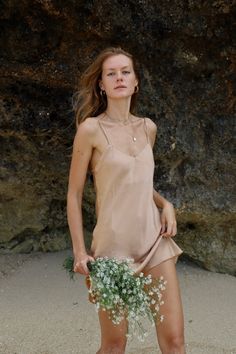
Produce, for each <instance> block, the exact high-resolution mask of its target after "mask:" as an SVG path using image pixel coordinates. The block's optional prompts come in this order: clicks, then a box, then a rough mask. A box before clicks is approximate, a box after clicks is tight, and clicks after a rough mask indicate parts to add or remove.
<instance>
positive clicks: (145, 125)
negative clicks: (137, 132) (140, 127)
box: [144, 118, 149, 143]
mask: <svg viewBox="0 0 236 354" xmlns="http://www.w3.org/2000/svg"><path fill="white" fill-rule="evenodd" d="M144 127H145V132H146V136H147V142H148V143H149V136H148V131H147V123H146V118H144Z"/></svg>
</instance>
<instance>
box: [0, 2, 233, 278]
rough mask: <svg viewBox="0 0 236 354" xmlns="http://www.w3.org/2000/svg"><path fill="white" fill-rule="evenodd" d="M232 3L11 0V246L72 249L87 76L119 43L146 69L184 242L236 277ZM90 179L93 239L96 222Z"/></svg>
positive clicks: (162, 168)
mask: <svg viewBox="0 0 236 354" xmlns="http://www.w3.org/2000/svg"><path fill="white" fill-rule="evenodd" d="M232 4H233V2H232V1H226V0H225V1H220V0H216V1H201V2H197V1H187V2H186V1H183V0H182V1H178V0H173V1H171V2H170V1H162V0H161V1H154V0H153V1H151V0H142V1H136V0H129V1H124V2H123V1H119V2H118V1H106V0H105V1H90V0H88V1H67V2H66V4H64V3H63V2H58V1H54V0H51V1H50V0H48V1H47V0H45V1H44V0H35V1H33V2H32V1H29V0H23V1H21V2H16V1H13V0H12V1H11V0H9V1H5V2H4V4H3V5H2V7H1V14H0V16H1V37H0V38H1V39H0V41H1V66H0V70H1V86H0V109H1V132H0V138H1V151H2V158H1V170H0V172H1V180H0V186H1V195H0V197H1V203H2V212H1V229H0V251H1V253H8V252H26V253H27V252H31V251H55V250H61V249H64V248H67V247H70V246H71V241H70V236H69V230H68V225H67V220H66V192H67V182H68V171H69V165H70V157H71V151H72V149H71V148H72V143H73V136H74V133H75V125H74V116H73V112H72V108H71V96H72V93H73V92H74V90H75V89H76V82H77V77H78V76H79V75H80V73H81V71H83V70H84V69H85V67H86V66H87V64H88V63H90V61H91V60H92V59H93V58H94V56H95V55H96V54H97V53H98V52H99V51H100V50H101V49H103V48H105V47H107V46H110V45H112V46H116V45H120V46H122V47H123V48H124V49H126V50H128V51H130V52H132V53H133V54H134V55H135V56H136V57H137V59H138V60H139V61H140V63H141V65H142V71H141V82H142V83H141V89H140V94H139V105H138V109H137V112H138V114H139V115H140V116H149V117H150V118H151V119H153V121H155V122H156V124H157V125H158V136H157V141H156V144H155V147H154V154H155V161H156V171H155V179H154V184H155V188H156V189H157V190H158V191H159V192H160V193H161V194H162V195H163V196H164V197H166V198H167V199H169V200H170V201H172V202H173V204H174V206H175V207H176V211H177V222H178V235H177V236H176V237H175V240H176V242H177V243H178V244H179V245H180V247H182V248H183V250H184V255H183V256H182V257H188V258H190V259H191V260H193V261H195V262H197V263H198V264H200V265H201V266H203V267H204V268H206V269H209V270H213V271H217V272H226V273H229V274H235V273H236V259H235V255H236V247H235V204H234V203H233V187H234V182H235V164H234V162H233V144H232V141H233V118H234V114H233V113H234V112H235V105H236V97H235V91H236V86H235V68H236V56H235V33H236V31H235V28H233V24H234V11H235V9H234V8H233V5H232ZM94 200H95V196H94V189H93V186H92V181H91V180H90V179H89V178H88V183H87V184H86V187H85V193H84V203H83V218H84V230H85V236H86V242H87V244H89V242H90V240H91V231H92V229H93V227H94V224H95V213H94Z"/></svg>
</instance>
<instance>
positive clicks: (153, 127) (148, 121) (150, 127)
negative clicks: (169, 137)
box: [144, 117, 157, 134]
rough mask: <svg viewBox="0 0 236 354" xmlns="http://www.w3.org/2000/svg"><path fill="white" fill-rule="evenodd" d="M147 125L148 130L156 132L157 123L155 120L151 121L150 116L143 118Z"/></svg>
mask: <svg viewBox="0 0 236 354" xmlns="http://www.w3.org/2000/svg"><path fill="white" fill-rule="evenodd" d="M144 119H145V121H146V124H147V127H148V130H149V131H150V132H151V133H153V134H155V133H156V132H157V125H156V123H155V122H153V120H152V119H151V118H148V117H145V118H144Z"/></svg>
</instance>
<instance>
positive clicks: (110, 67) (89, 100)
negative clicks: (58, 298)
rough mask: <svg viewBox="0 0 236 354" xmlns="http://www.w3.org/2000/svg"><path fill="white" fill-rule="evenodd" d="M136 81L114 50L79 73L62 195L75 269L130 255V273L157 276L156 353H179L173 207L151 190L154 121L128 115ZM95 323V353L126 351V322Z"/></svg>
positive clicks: (127, 61) (125, 58) (132, 66)
mask: <svg viewBox="0 0 236 354" xmlns="http://www.w3.org/2000/svg"><path fill="white" fill-rule="evenodd" d="M139 85H140V78H139V74H138V68H137V63H136V62H135V59H134V58H133V56H132V55H131V54H129V53H127V52H126V51H124V50H122V49H121V48H107V49H105V50H104V51H102V52H101V53H100V54H99V55H98V57H97V58H96V60H95V61H94V62H93V63H92V64H91V65H90V66H89V67H88V69H87V70H86V71H85V73H84V74H83V75H82V78H81V81H80V92H79V96H78V97H77V100H76V103H75V106H74V107H75V110H76V122H77V132H76V135H75V138H74V143H73V153H72V160H71V167H70V174H69V185H68V195H67V215H68V224H69V228H70V233H71V238H72V244H73V254H74V259H75V261H74V271H75V272H79V273H81V274H83V275H88V274H89V271H88V268H87V262H88V261H92V260H94V259H96V257H98V256H101V257H102V256H108V257H116V258H120V259H121V258H126V257H132V258H133V259H134V263H133V266H134V267H135V269H136V272H139V271H141V270H142V272H143V273H144V274H145V275H148V274H151V275H152V276H153V277H159V276H161V275H163V277H164V278H165V279H166V280H167V287H166V290H165V291H164V293H163V300H164V305H162V312H161V313H162V314H163V315H164V321H163V322H161V323H160V324H158V325H156V332H157V338H158V343H159V346H160V349H161V352H162V353H163V354H174V353H175V354H177V353H178V354H183V353H185V349H184V320H183V309H182V303H181V295H180V290H179V284H178V279H177V274H176V269H175V264H176V262H177V259H178V256H179V254H181V253H182V250H181V249H180V248H179V247H178V246H177V244H176V243H175V242H174V241H173V239H172V237H173V236H175V235H176V233H177V227H176V218H175V210H174V207H173V205H172V203H171V202H169V201H168V200H166V199H165V198H164V197H162V196H161V195H160V194H159V193H158V192H157V191H155V190H154V188H153V173H154V167H155V166H154V159H153V152H152V148H153V145H154V142H155V139H156V133H157V126H156V124H155V123H154V122H153V121H152V120H151V119H149V118H141V117H138V116H136V115H135V114H134V105H135V99H136V96H137V92H138V91H139ZM88 169H89V170H91V171H92V173H93V177H94V185H95V189H96V216H97V223H96V226H95V228H94V230H93V239H92V244H91V250H90V252H89V254H88V252H87V251H86V248H85V244H84V238H83V221H82V196H83V189H84V184H85V181H86V174H87V171H88ZM158 208H160V209H161V212H159V209H158ZM99 321H100V326H101V347H100V349H99V351H98V352H97V354H110V353H116V354H121V353H125V347H126V341H127V337H126V333H127V321H126V320H123V322H122V323H121V324H120V325H118V326H114V325H113V324H112V322H111V320H109V318H108V316H107V314H106V312H104V311H100V312H99Z"/></svg>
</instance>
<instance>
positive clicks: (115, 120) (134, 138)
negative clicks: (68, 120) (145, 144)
mask: <svg viewBox="0 0 236 354" xmlns="http://www.w3.org/2000/svg"><path fill="white" fill-rule="evenodd" d="M105 114H106V116H107V117H108V118H109V119H110V120H111V121H113V122H119V123H120V124H122V125H127V124H129V123H130V122H132V121H131V120H130V119H129V118H128V119H126V120H125V121H123V120H120V119H112V118H111V117H110V116H109V115H108V114H107V113H105ZM127 134H128V135H129V136H131V137H132V140H133V141H134V142H135V141H136V140H137V138H136V137H135V136H134V135H130V134H129V133H127Z"/></svg>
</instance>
